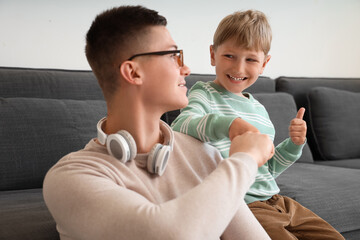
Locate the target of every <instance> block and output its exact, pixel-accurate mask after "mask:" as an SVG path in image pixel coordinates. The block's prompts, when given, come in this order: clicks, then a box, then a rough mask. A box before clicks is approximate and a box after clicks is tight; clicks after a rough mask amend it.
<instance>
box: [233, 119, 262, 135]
mask: <svg viewBox="0 0 360 240" xmlns="http://www.w3.org/2000/svg"><path fill="white" fill-rule="evenodd" d="M245 132H257V133H258V132H259V130H258V129H257V128H256V127H254V126H253V125H251V124H250V123H248V122H247V121H245V120H244V119H241V118H236V119H235V120H234V121H233V122H232V124H231V125H230V128H229V138H230V141H232V140H233V138H234V137H236V136H238V135H242V134H243V133H245Z"/></svg>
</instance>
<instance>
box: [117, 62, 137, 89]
mask: <svg viewBox="0 0 360 240" xmlns="http://www.w3.org/2000/svg"><path fill="white" fill-rule="evenodd" d="M120 74H121V76H122V77H123V79H124V80H125V81H127V82H128V83H130V84H135V85H141V84H142V78H141V75H142V74H141V69H140V66H139V64H137V62H133V61H125V62H123V63H122V64H121V65H120Z"/></svg>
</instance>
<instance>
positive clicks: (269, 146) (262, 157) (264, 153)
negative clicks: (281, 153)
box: [229, 132, 274, 167]
mask: <svg viewBox="0 0 360 240" xmlns="http://www.w3.org/2000/svg"><path fill="white" fill-rule="evenodd" d="M237 152H244V153H247V154H249V155H250V156H251V157H252V158H253V159H254V160H255V161H256V163H257V165H258V167H261V166H262V165H264V163H266V162H267V161H268V160H269V159H270V158H271V157H272V156H273V155H274V144H273V142H272V141H271V139H270V138H269V136H268V135H266V134H260V133H254V132H245V133H243V134H242V135H238V136H236V137H234V139H233V140H232V142H231V145H230V152H229V156H231V155H232V154H234V153H237Z"/></svg>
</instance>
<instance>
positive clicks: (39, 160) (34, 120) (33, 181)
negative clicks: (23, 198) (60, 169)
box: [0, 67, 106, 190]
mask: <svg viewBox="0 0 360 240" xmlns="http://www.w3.org/2000/svg"><path fill="white" fill-rule="evenodd" d="M105 115H106V104H105V101H104V100H103V95H102V92H101V90H100V87H99V86H98V83H97V80H96V78H95V76H94V75H93V73H92V72H91V71H73V70H52V69H28V68H7V67H0V116H1V117H0V152H1V155H0V190H15V189H29V188H41V187H42V181H43V178H44V176H45V174H46V172H47V170H48V169H49V168H50V167H51V166H52V165H54V164H55V163H56V162H57V161H58V160H59V159H60V158H61V157H62V156H64V155H65V154H68V153H70V152H72V151H76V150H79V149H81V148H83V147H84V145H85V144H86V143H87V142H88V141H89V140H90V139H91V138H94V137H96V127H95V126H96V123H97V121H98V120H99V119H100V118H101V117H103V116H105Z"/></svg>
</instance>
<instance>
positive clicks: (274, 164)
mask: <svg viewBox="0 0 360 240" xmlns="http://www.w3.org/2000/svg"><path fill="white" fill-rule="evenodd" d="M304 146H305V143H304V144H302V145H296V144H295V143H293V142H292V141H291V139H290V138H287V139H285V140H284V141H282V142H281V143H280V144H278V145H277V146H276V147H275V154H274V156H273V157H272V158H271V159H270V160H269V161H268V164H269V171H270V173H271V174H272V175H273V177H274V178H277V177H278V176H279V175H280V174H281V173H282V172H283V171H285V170H286V169H287V168H288V167H290V166H291V165H292V164H293V163H294V162H296V161H297V160H298V159H299V158H300V157H301V154H302V149H303V148H304Z"/></svg>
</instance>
